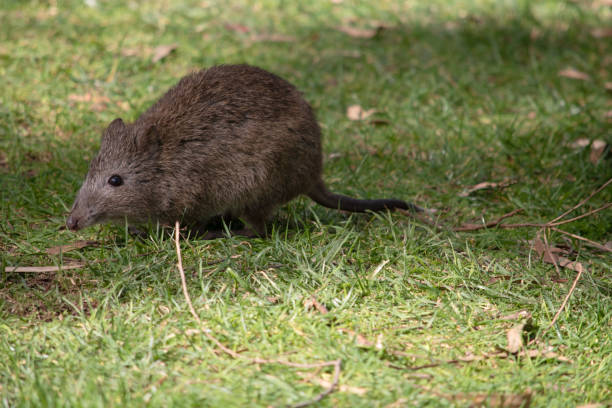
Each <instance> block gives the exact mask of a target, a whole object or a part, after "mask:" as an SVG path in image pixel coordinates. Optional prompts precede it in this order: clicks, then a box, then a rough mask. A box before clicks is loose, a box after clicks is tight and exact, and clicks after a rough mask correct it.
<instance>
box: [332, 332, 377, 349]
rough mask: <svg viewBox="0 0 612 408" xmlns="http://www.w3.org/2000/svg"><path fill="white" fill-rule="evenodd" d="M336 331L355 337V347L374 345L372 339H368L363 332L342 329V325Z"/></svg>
mask: <svg viewBox="0 0 612 408" xmlns="http://www.w3.org/2000/svg"><path fill="white" fill-rule="evenodd" d="M338 331H339V332H341V333H346V334H348V335H350V336H353V337H354V338H355V344H356V345H357V347H363V348H371V347H375V346H376V344H374V342H373V341H370V340H368V339H367V338H366V337H365V336H364V335H363V334H360V333H357V332H354V331H352V330H349V329H344V328H342V327H341V328H339V329H338Z"/></svg>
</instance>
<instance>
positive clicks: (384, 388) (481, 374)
mask: <svg viewBox="0 0 612 408" xmlns="http://www.w3.org/2000/svg"><path fill="white" fill-rule="evenodd" d="M96 4H97V5H96V6H95V7H89V6H87V5H86V4H85V2H83V1H77V0H67V1H63V0H58V1H53V2H50V3H48V2H43V1H17V0H5V1H3V2H2V5H1V6H0V77H1V78H2V80H1V86H0V214H1V220H2V221H1V224H0V266H1V267H2V269H1V271H4V270H5V267H7V266H36V265H61V264H64V263H67V262H70V261H74V260H80V261H83V262H86V263H87V266H86V267H85V268H83V269H76V270H65V271H61V272H54V273H39V274H20V273H6V272H0V401H1V403H2V405H3V406H105V407H106V406H141V405H145V404H148V405H152V406H202V405H204V406H271V405H273V406H282V405H286V404H297V403H300V402H304V401H307V400H309V399H310V398H313V397H314V396H316V395H317V394H318V393H320V392H322V391H323V390H324V388H325V387H324V385H325V384H324V383H323V384H322V383H321V379H323V380H325V381H331V379H332V370H331V368H326V369H322V370H318V371H317V370H314V369H309V370H308V369H299V368H292V367H288V366H284V365H277V364H261V365H256V364H251V362H250V359H252V358H256V357H257V358H263V359H283V360H287V361H292V362H297V363H316V362H321V361H328V360H335V359H341V360H342V371H341V375H340V385H341V386H343V388H340V389H339V390H336V392H334V393H333V394H331V395H329V396H327V397H326V398H324V399H323V400H322V401H321V402H320V403H319V404H320V405H321V406H329V407H332V406H388V405H390V404H395V405H391V406H406V405H417V406H468V405H470V404H471V403H473V402H475V401H477V400H478V398H479V397H480V396H481V395H487V394H490V395H491V396H490V398H491V399H489V400H488V401H489V404H490V405H492V406H494V405H496V402H495V400H494V399H493V398H494V395H520V394H522V393H525V392H530V393H531V395H532V397H531V405H532V406H543V407H544V406H545V407H567V406H575V405H580V404H586V403H593V402H601V403H610V402H612V396H611V394H610V389H612V357H611V356H612V339H611V333H612V309H611V308H610V304H611V301H612V276H611V274H610V271H611V270H612V257H611V256H610V254H609V253H605V252H601V251H598V250H595V249H592V248H589V247H587V246H583V245H581V242H579V241H576V240H572V241H565V240H564V239H563V237H562V236H561V235H559V234H556V233H553V234H551V235H549V236H548V240H549V241H550V242H551V243H552V244H555V245H557V246H559V247H561V246H565V247H568V246H569V247H570V248H571V250H572V253H571V254H570V255H569V257H570V258H571V259H572V260H576V259H577V260H578V261H580V262H582V264H583V265H584V266H585V267H586V272H585V273H584V275H583V276H582V278H581V280H580V281H579V283H578V286H577V288H576V290H575V292H574V293H573V295H572V297H571V298H570V300H569V303H568V305H567V307H566V309H565V311H564V312H563V313H561V315H560V317H559V319H558V321H557V322H556V324H555V325H554V326H553V327H552V328H551V329H550V330H548V331H545V329H546V327H547V326H548V325H549V324H550V322H551V321H552V319H553V316H554V314H555V312H556V311H557V310H558V308H559V306H560V305H561V302H562V301H563V298H564V297H565V296H566V294H567V293H568V290H569V287H570V285H571V282H572V281H573V279H574V278H575V276H576V273H575V272H574V271H571V270H568V269H561V271H560V274H557V272H556V271H555V269H554V267H553V266H552V265H549V264H545V263H542V262H541V261H540V260H538V259H537V256H536V254H535V253H534V252H533V251H531V250H530V248H529V243H528V242H527V241H528V240H530V239H533V238H534V237H535V233H536V230H535V229H533V228H531V229H529V228H524V229H515V230H502V229H489V230H482V231H479V232H474V233H454V232H451V231H448V230H441V231H435V230H433V229H432V228H430V227H428V226H427V225H424V224H421V223H419V222H414V221H413V220H411V219H409V218H407V217H405V216H403V215H401V214H383V215H371V214H365V215H364V214H361V215H353V216H348V215H346V214H341V213H338V212H335V211H332V210H328V209H325V208H322V207H319V206H317V205H315V204H314V203H312V202H310V201H309V200H307V199H299V200H296V201H294V202H292V203H290V204H288V205H287V206H285V207H283V208H281V209H280V210H279V211H278V213H277V215H276V216H275V218H274V220H273V221H272V223H271V227H272V229H273V231H272V233H271V236H270V237H269V238H268V239H250V240H245V239H243V238H241V237H232V238H227V239H219V240H215V241H201V240H190V241H183V242H182V250H183V258H184V259H183V263H184V265H185V270H186V274H187V284H188V288H189V291H190V293H191V297H192V300H193V303H194V306H195V308H196V310H197V312H198V314H199V316H200V318H201V319H202V320H203V321H205V322H206V324H207V327H208V328H209V329H210V330H211V333H212V334H213V335H214V336H215V337H216V338H218V339H219V340H220V341H221V342H223V344H225V345H226V346H227V347H229V348H231V349H232V350H235V351H237V352H239V353H240V354H241V355H243V356H244V359H233V358H231V357H230V356H228V355H227V354H224V353H223V352H220V350H219V349H217V348H216V346H215V345H214V344H213V343H211V342H210V341H209V340H208V339H207V338H206V337H205V336H204V335H202V334H201V333H199V332H197V331H195V330H194V329H195V328H196V327H197V324H196V323H195V321H194V319H193V317H192V316H191V315H190V314H189V311H188V308H187V305H186V301H185V299H184V297H183V294H182V292H181V287H180V279H179V276H178V272H177V269H176V253H175V248H174V244H173V242H172V240H171V239H170V238H169V237H168V236H164V235H161V234H156V233H155V232H153V233H152V234H151V237H150V238H148V239H145V240H139V239H135V238H132V237H130V236H127V235H126V233H125V231H124V229H122V228H117V227H112V226H97V227H93V228H90V229H87V230H85V231H82V232H79V233H77V234H75V233H72V232H69V231H65V230H62V229H60V228H61V226H62V225H63V224H64V222H65V216H66V213H67V211H68V209H69V207H70V205H71V203H72V200H73V198H74V196H75V193H76V191H77V189H78V187H79V185H80V183H81V181H82V180H83V178H84V176H85V173H86V171H87V166H88V162H89V160H90V159H91V158H92V157H93V155H94V154H95V152H96V150H97V148H98V146H99V135H100V133H101V131H102V129H103V128H104V127H105V126H106V125H107V124H108V123H109V122H110V121H111V120H112V119H114V118H115V117H117V116H121V117H123V118H124V119H125V120H133V119H135V118H136V117H137V116H138V115H139V113H141V112H142V111H144V110H145V109H146V108H147V107H148V106H149V105H150V104H151V103H152V102H154V101H155V100H156V99H157V98H158V97H159V96H160V95H161V94H162V93H163V92H164V91H165V90H166V89H167V88H168V87H169V86H170V85H172V84H173V83H175V82H176V81H177V79H178V78H180V77H181V76H182V75H184V74H185V73H187V72H189V71H190V70H193V69H197V68H199V67H206V66H210V65H214V64H221V63H238V62H246V63H250V64H254V65H258V66H261V67H263V68H265V69H268V70H270V71H272V72H275V73H277V74H279V75H281V76H283V77H285V78H287V79H288V80H290V81H291V82H293V83H294V84H296V85H297V86H298V88H299V89H301V90H302V91H303V93H304V95H305V97H306V98H307V100H309V101H310V102H311V104H312V105H313V107H314V108H315V109H316V111H317V115H318V119H319V121H320V123H321V127H322V129H323V131H324V137H325V139H324V149H325V153H326V157H328V159H327V160H326V164H325V178H326V180H327V181H328V183H329V185H330V187H331V188H332V189H333V190H335V191H338V192H343V193H346V194H351V195H355V196H360V197H382V196H397V197H404V198H406V199H410V200H413V201H415V202H417V203H418V204H420V205H423V206H426V207H429V208H436V209H438V213H437V214H438V215H439V217H440V220H441V221H442V222H443V223H445V224H446V225H460V224H461V223H463V222H480V221H482V220H484V221H490V220H493V219H495V218H496V217H498V216H500V215H502V214H504V213H507V212H509V211H511V210H513V209H515V208H520V209H522V210H523V211H522V213H521V214H520V215H519V216H517V217H515V218H514V219H513V220H514V221H513V222H520V221H523V222H546V221H548V220H551V219H553V218H555V217H556V216H558V215H560V214H562V213H563V212H564V211H565V210H567V209H569V208H571V207H572V206H573V205H574V204H576V203H577V202H578V201H579V200H580V199H582V198H583V197H586V196H587V195H588V194H589V193H590V192H592V191H593V190H595V189H596V188H597V187H599V186H600V185H602V184H603V183H604V182H605V181H606V180H608V179H610V178H611V177H612V162H611V159H610V154H609V150H608V153H607V155H606V154H604V156H603V157H602V158H601V159H600V160H599V161H598V162H597V163H592V162H591V161H590V160H589V148H588V147H587V148H585V149H574V148H572V147H571V146H570V145H571V143H572V142H573V141H575V140H576V139H579V138H585V137H586V138H589V139H591V140H594V139H604V140H607V141H608V142H611V141H612V138H611V136H610V135H611V133H612V131H611V127H610V122H609V120H610V119H609V118H607V117H606V112H609V111H610V108H611V105H610V93H609V91H606V89H605V83H606V82H610V81H612V76H611V75H610V73H611V72H612V69H611V68H612V61H611V59H610V58H611V56H612V52H611V51H612V43H611V42H610V41H609V38H596V37H593V36H592V35H591V31H592V30H593V29H596V28H602V27H606V26H609V23H610V21H611V17H612V11H611V9H610V8H609V7H606V6H603V5H601V4H600V3H598V2H591V1H586V0H584V1H582V0H581V1H575V2H562V1H538V2H529V1H492V0H491V1H485V0H471V1H470V0H465V1H460V0H456V1H443V0H437V1H408V2H404V1H386V0H382V1H376V2H353V1H349V0H344V1H342V2H339V3H337V4H336V3H334V2H331V1H315V2H297V1H296V2H292V1H291V2H290V1H281V0H278V1H273V0H262V1H257V2H250V3H248V4H247V2H246V1H242V2H241V1H232V2H220V1H219V2H217V1H200V0H198V1H195V0H191V1H184V2H171V1H164V0H156V1H147V2H144V1H143V2H122V1H103V0H98V1H97V3H96ZM380 22H384V23H385V24H386V25H388V26H389V27H388V28H386V29H384V30H382V31H381V32H379V33H378V34H377V35H376V36H375V37H374V38H371V39H360V38H352V37H350V36H348V35H346V34H344V33H342V32H340V31H338V30H337V29H336V27H338V26H340V25H347V24H353V25H354V26H356V27H361V28H369V27H372V26H376V25H377V24H379V23H380ZM228 24H240V25H242V26H244V27H246V28H247V29H248V30H249V32H247V33H242V32H240V31H236V30H231V29H228V28H227V27H226V26H227V25H228ZM264 33H265V34H282V35H285V36H291V37H293V38H294V40H293V41H291V42H269V41H253V40H252V39H251V35H253V34H264ZM172 43H175V44H177V45H178V47H177V49H176V50H175V51H174V52H173V53H172V54H170V55H169V56H168V57H166V58H165V59H163V60H161V61H160V62H157V63H153V62H151V52H152V50H153V49H154V48H155V47H156V46H158V45H162V44H172ZM568 67H572V68H574V69H577V70H579V71H582V72H584V73H586V74H588V75H589V76H590V80H588V81H581V80H575V79H570V78H564V77H560V76H559V75H558V72H559V71H560V70H562V69H565V68H568ZM86 96H89V97H90V98H91V99H92V101H90V102H88V101H80V100H82V99H83V98H85V97H86ZM352 104H359V105H361V106H363V107H364V108H366V109H369V108H375V109H376V110H377V112H376V114H375V118H377V119H380V120H384V121H386V123H383V124H380V125H373V124H371V123H370V122H368V121H364V122H354V121H350V120H348V119H347V117H346V108H347V107H348V106H349V105H352ZM608 149H609V148H608ZM505 179H511V180H514V181H516V183H515V184H513V185H511V186H510V187H508V188H505V189H501V190H500V189H497V190H485V191H480V192H475V193H473V194H471V195H470V196H468V197H460V196H459V193H460V192H461V191H463V190H464V188H465V187H467V186H471V185H474V184H477V183H479V182H483V181H502V180H505ZM610 201H612V187H609V188H607V189H605V190H604V191H602V192H601V193H599V194H598V195H596V196H595V197H594V198H593V199H591V200H590V201H589V202H588V203H587V204H586V205H585V206H584V207H582V208H580V209H579V210H577V211H575V212H574V213H572V215H579V214H584V213H586V211H588V210H589V209H594V208H597V207H599V206H601V205H603V204H605V203H606V202H610ZM564 227H565V228H566V229H567V230H568V231H570V232H572V233H574V234H579V235H581V236H584V237H586V238H589V239H591V240H594V241H597V242H600V243H605V242H608V241H611V240H612V211H610V210H607V211H603V212H599V213H597V214H594V215H592V216H589V217H586V218H584V219H581V220H579V221H576V222H573V223H571V224H568V225H565V226H564ZM82 239H93V240H97V241H99V242H100V245H99V246H97V247H87V248H83V249H81V250H79V251H73V252H69V253H66V254H64V255H62V256H51V255H48V254H47V253H46V252H45V250H46V249H47V248H50V247H53V246H57V245H62V244H67V243H71V242H74V241H77V240H82ZM383 262H386V264H385V265H384V266H383V267H382V269H380V270H379V272H378V273H377V274H376V276H373V275H374V271H375V270H376V268H377V266H379V265H381V263H383ZM311 295H314V296H315V298H316V299H317V301H318V302H320V303H321V304H323V305H325V306H326V307H327V309H328V310H329V313H327V314H322V313H320V312H318V311H317V310H315V309H313V308H307V307H305V306H304V302H305V301H307V300H308V299H309V298H310V296H311ZM521 310H525V311H527V312H528V313H530V314H531V315H532V322H531V324H532V326H533V327H532V328H530V329H529V330H528V331H527V332H526V333H525V335H526V337H528V338H534V336H537V338H538V341H539V343H538V344H534V345H531V346H528V347H527V349H528V350H538V349H543V348H547V347H550V348H551V350H552V351H553V352H554V353H556V354H557V355H558V356H561V357H564V358H565V359H568V360H569V361H561V360H560V359H558V358H546V357H544V356H543V354H540V355H539V356H535V357H516V358H514V357H511V358H487V359H483V360H477V361H470V362H464V363H459V364H440V365H437V366H433V367H429V368H422V369H419V370H412V369H411V367H416V366H423V365H427V364H431V363H435V362H441V361H442V362H444V361H449V360H453V359H456V358H460V357H466V356H472V355H473V356H485V355H488V354H491V353H495V352H497V351H498V350H499V348H505V347H507V340H506V332H507V331H508V329H510V328H511V327H513V326H515V325H516V324H518V323H519V322H520V321H521V318H520V317H517V318H511V319H503V318H502V317H504V316H508V315H511V314H513V313H515V312H518V311H521ZM339 329H342V330H344V331H341V330H339ZM346 330H349V331H352V332H355V333H359V334H360V335H362V336H363V337H364V338H365V339H366V340H367V341H366V342H365V343H363V341H362V342H361V343H360V342H359V341H358V340H355V338H354V336H351V335H350V334H348V333H347V332H346ZM377 342H379V343H380V347H376V346H375V344H376V343H377ZM351 387H352V388H351Z"/></svg>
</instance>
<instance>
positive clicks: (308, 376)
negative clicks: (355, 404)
mask: <svg viewBox="0 0 612 408" xmlns="http://www.w3.org/2000/svg"><path fill="white" fill-rule="evenodd" d="M297 374H298V375H299V376H300V377H302V378H303V379H304V380H305V381H308V382H311V383H314V384H317V385H318V386H320V387H322V388H326V389H329V388H331V387H332V382H331V381H329V380H327V379H325V378H318V377H315V375H314V374H313V373H303V372H297ZM337 390H338V391H339V392H348V393H350V394H356V395H365V394H366V393H367V392H368V389H367V388H363V387H354V386H351V385H348V384H340V385H339V386H338V388H337Z"/></svg>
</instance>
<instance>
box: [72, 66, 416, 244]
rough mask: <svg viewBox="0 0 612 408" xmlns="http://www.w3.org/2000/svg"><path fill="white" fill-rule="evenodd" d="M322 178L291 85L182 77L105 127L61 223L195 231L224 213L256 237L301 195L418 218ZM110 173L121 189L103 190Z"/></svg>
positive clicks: (213, 74)
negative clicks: (129, 117)
mask: <svg viewBox="0 0 612 408" xmlns="http://www.w3.org/2000/svg"><path fill="white" fill-rule="evenodd" d="M321 170H322V155H321V132H320V129H319V126H318V124H317V121H316V119H315V116H314V114H313V112H312V109H311V108H310V106H309V105H308V103H307V102H306V101H305V100H304V99H303V98H302V96H301V94H300V93H299V92H298V90H297V89H296V88H295V87H294V86H293V85H291V84H290V83H288V82H287V81H285V80H283V79H281V78H279V77H277V76H276V75H274V74H271V73H269V72H266V71H264V70H262V69H260V68H256V67H251V66H247V65H227V66H217V67H212V68H209V69H207V70H202V71H200V72H195V73H192V74H189V75H187V76H185V77H184V78H182V79H181V80H180V81H179V83H178V84H177V85H176V86H174V87H173V88H171V89H170V90H169V91H168V92H167V93H166V94H165V95H163V96H162V97H161V99H160V100H159V101H157V102H156V103H155V104H154V105H153V106H152V107H151V108H150V109H149V110H147V111H146V112H145V113H144V114H142V115H141V116H140V117H139V118H138V119H137V120H136V121H135V122H134V123H132V124H125V123H124V122H123V121H122V120H121V119H115V120H114V121H113V122H112V123H111V124H110V125H109V126H108V128H107V129H106V130H105V131H104V133H103V136H102V143H101V146H100V151H99V153H98V155H97V156H96V157H95V158H94V159H93V160H92V162H91V165H90V168H89V172H88V174H87V178H86V180H85V182H84V183H83V186H82V187H81V189H80V191H79V193H78V196H77V198H76V200H75V203H74V206H73V208H72V211H71V213H70V216H69V218H68V221H67V225H68V227H69V228H70V229H73V230H77V229H81V228H84V227H87V226H89V225H92V224H96V223H100V222H106V221H122V220H124V219H125V218H127V220H128V222H129V223H130V224H142V223H146V222H149V221H159V222H160V223H162V224H173V223H174V221H175V220H181V221H182V223H183V224H188V225H192V226H201V225H204V224H205V223H206V222H207V221H208V220H209V219H210V218H212V217H213V216H217V215H230V216H233V217H240V218H243V219H244V220H245V221H246V222H247V223H248V224H249V226H250V227H251V228H253V229H254V230H255V232H256V233H257V234H260V235H262V234H265V221H266V220H267V219H268V217H269V216H270V214H271V213H272V211H273V210H274V209H275V207H277V206H279V205H281V204H283V203H286V202H287V201H289V200H291V199H293V198H295V197H296V196H298V195H300V194H306V195H308V196H310V197H311V198H312V199H314V200H315V201H316V202H318V203H320V204H322V205H325V206H327V207H332V208H337V209H343V210H348V211H366V210H374V211H380V210H384V209H393V208H404V209H417V210H418V207H416V206H413V205H411V204H407V203H406V202H404V201H401V200H358V199H354V198H350V197H345V196H341V195H337V194H333V193H330V192H329V191H328V190H327V188H326V187H325V184H324V183H323V181H322V179H321ZM112 175H119V176H121V177H122V178H123V185H121V186H118V187H113V186H111V185H109V184H108V179H109V178H110V177H111V176H112Z"/></svg>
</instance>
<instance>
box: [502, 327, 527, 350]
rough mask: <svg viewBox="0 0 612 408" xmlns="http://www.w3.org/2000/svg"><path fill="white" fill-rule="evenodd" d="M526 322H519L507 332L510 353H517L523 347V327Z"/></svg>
mask: <svg viewBox="0 0 612 408" xmlns="http://www.w3.org/2000/svg"><path fill="white" fill-rule="evenodd" d="M524 327H525V323H521V324H517V325H516V326H514V327H513V328H511V329H510V330H508V332H507V333H506V337H507V338H508V348H507V350H508V353H511V354H516V353H518V352H519V350H520V349H522V348H523V346H524V343H523V328H524Z"/></svg>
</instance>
